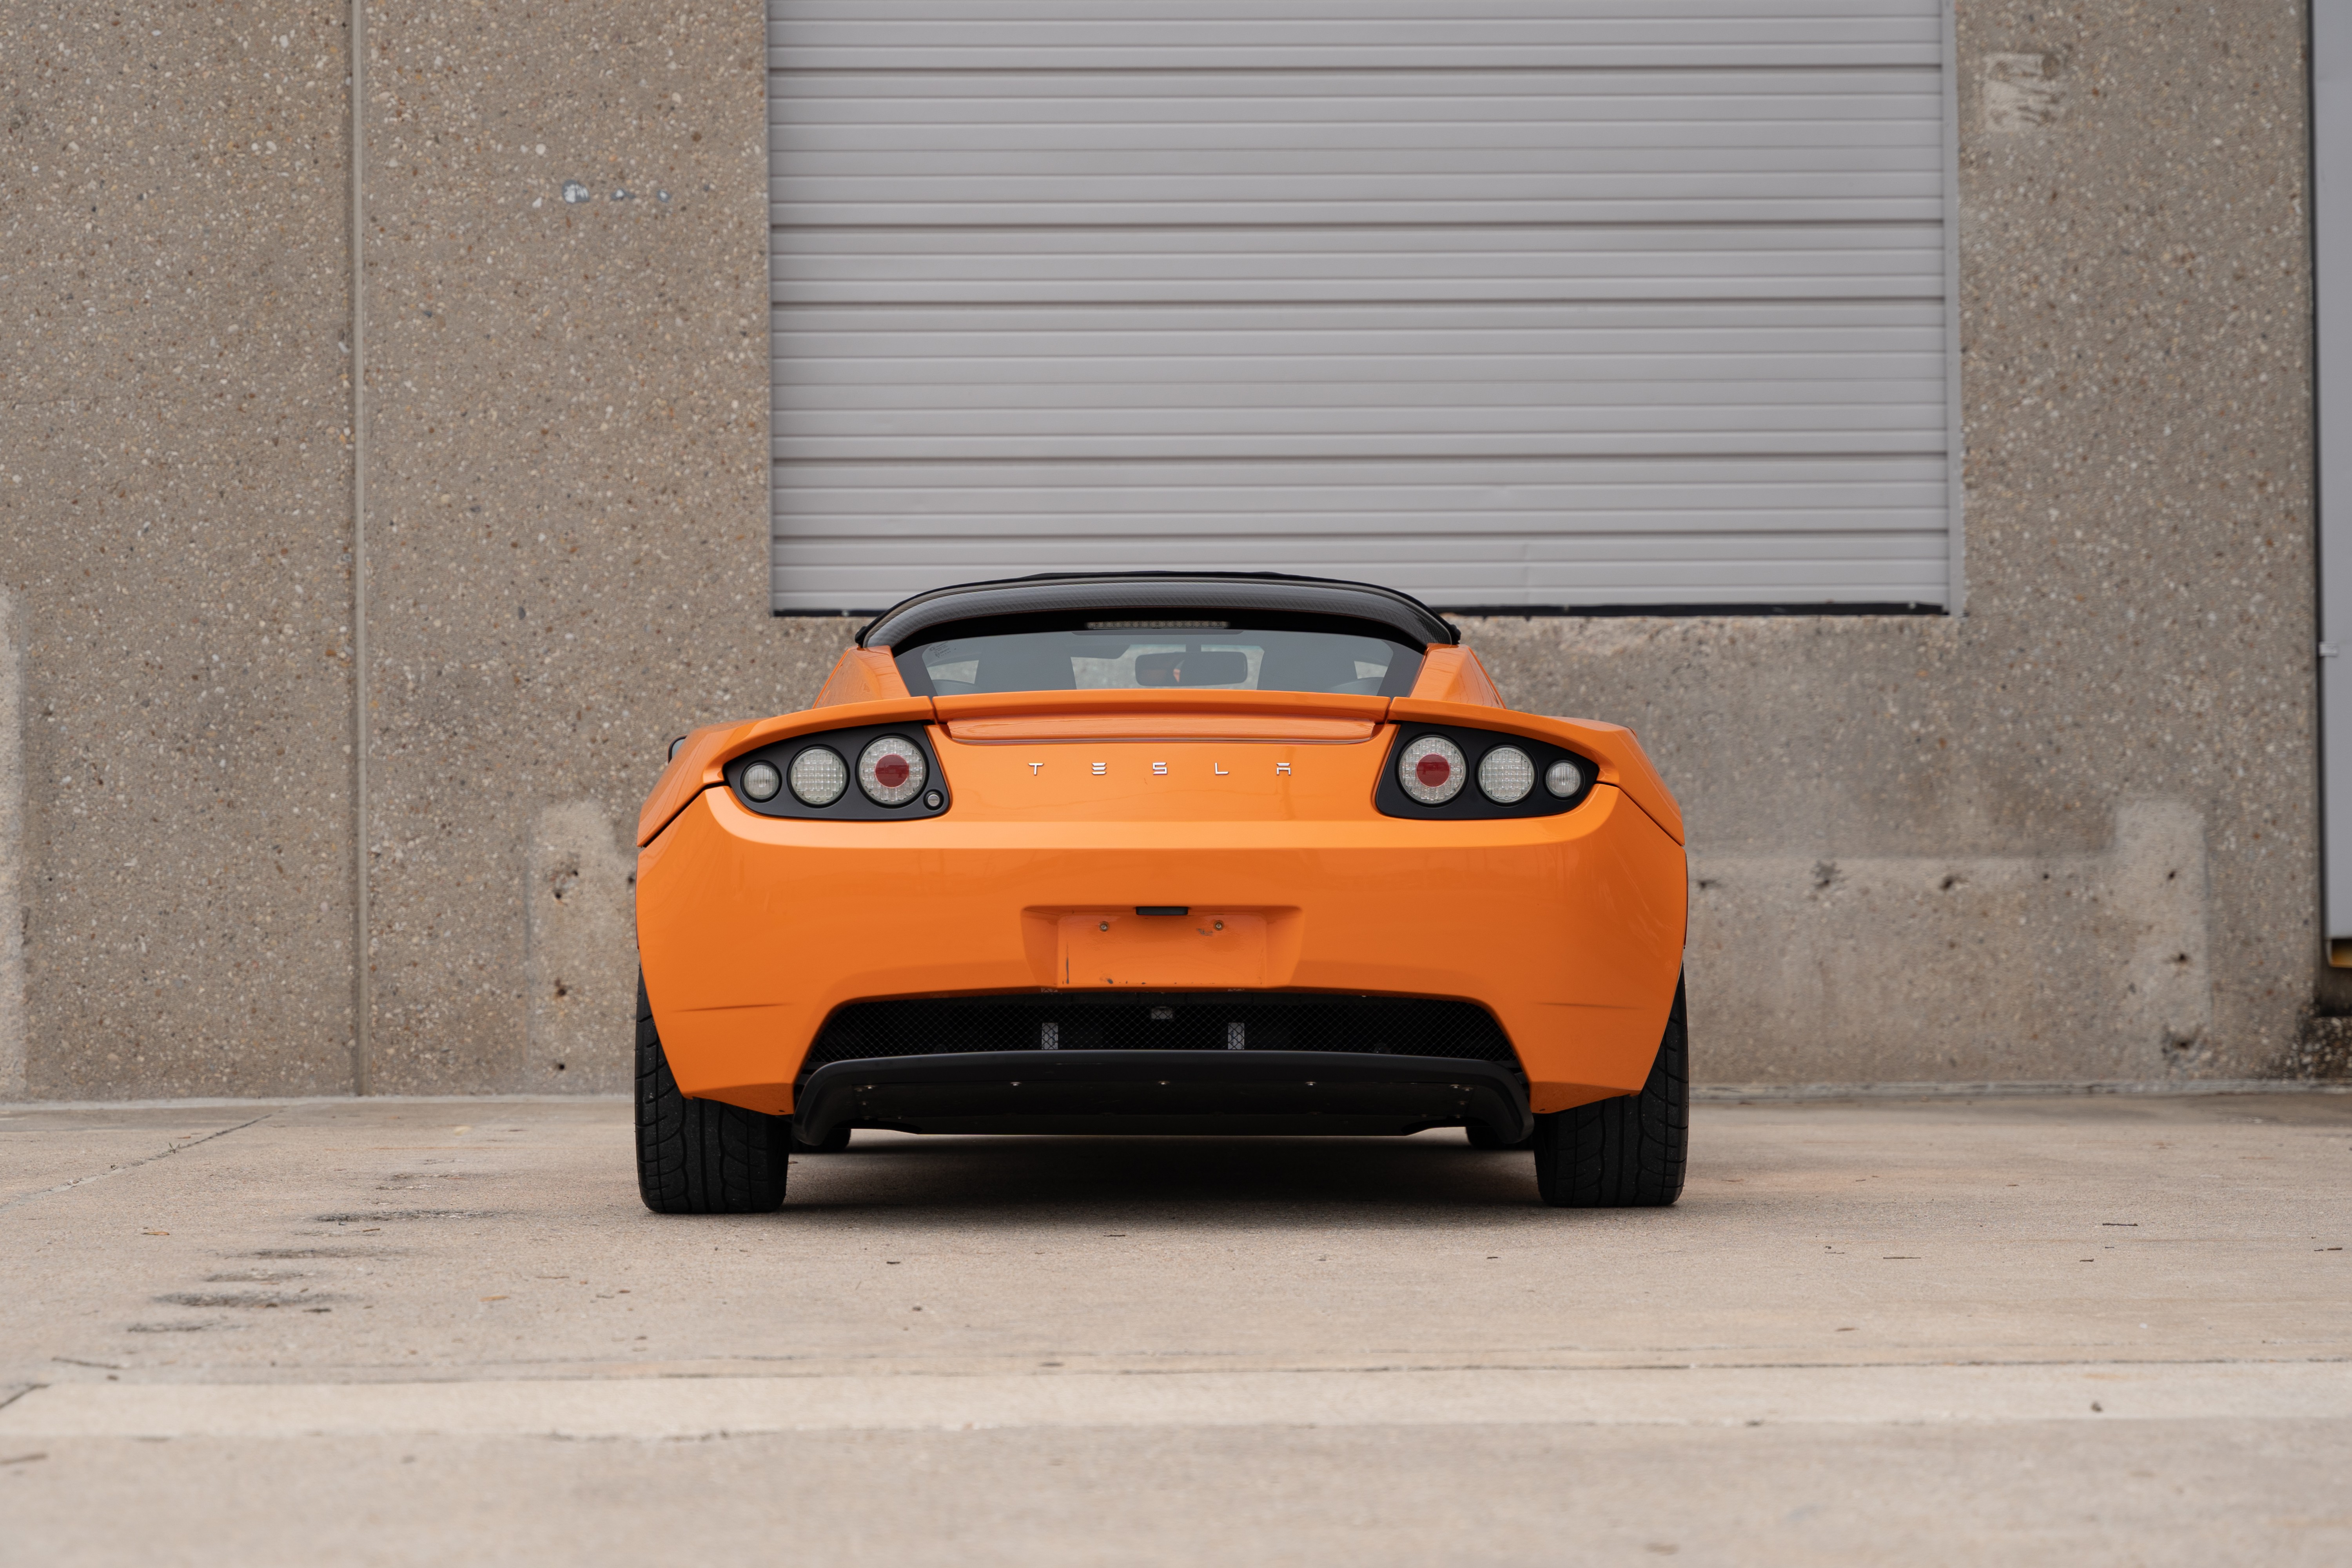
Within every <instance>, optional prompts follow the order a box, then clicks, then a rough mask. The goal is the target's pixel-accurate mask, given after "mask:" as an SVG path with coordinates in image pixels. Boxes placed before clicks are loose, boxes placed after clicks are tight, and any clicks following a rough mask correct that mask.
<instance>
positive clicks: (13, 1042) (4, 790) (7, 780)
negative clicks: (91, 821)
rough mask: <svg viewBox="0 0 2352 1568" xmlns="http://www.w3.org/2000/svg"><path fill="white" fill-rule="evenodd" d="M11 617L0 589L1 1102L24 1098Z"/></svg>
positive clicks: (20, 804) (20, 732) (18, 772)
mask: <svg viewBox="0 0 2352 1568" xmlns="http://www.w3.org/2000/svg"><path fill="white" fill-rule="evenodd" d="M21 676H22V670H21V669H20V668H19V665H18V662H17V657H16V612H15V607H14V605H13V604H12V603H11V601H10V599H9V597H8V592H7V590H6V589H5V588H0V1100H21V1099H23V1098H24V1096H25V1089H26V1075H27V1071H28V1065H27V1062H26V1029H25V908H24V891H23V888H22V885H21V883H22V878H23V868H24V864H25V808H24V803H25V732H24V729H23V727H22V722H21V719H22V709H21V708H20V706H19V704H18V702H17V690H18V687H19V685H20V684H21Z"/></svg>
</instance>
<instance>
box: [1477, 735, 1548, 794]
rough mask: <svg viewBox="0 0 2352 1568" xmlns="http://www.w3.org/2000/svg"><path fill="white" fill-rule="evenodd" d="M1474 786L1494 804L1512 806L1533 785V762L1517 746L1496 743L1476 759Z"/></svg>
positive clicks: (1534, 777) (1534, 766) (1534, 769)
mask: <svg viewBox="0 0 2352 1568" xmlns="http://www.w3.org/2000/svg"><path fill="white" fill-rule="evenodd" d="M1478 787H1479V788H1480V789H1481V790H1483V791H1485V792H1486V798H1487V799H1488V800H1491V801H1493V802H1494V803H1495V804H1496V805H1517V804H1518V803H1519V802H1520V801H1523V800H1525V799H1527V798H1528V791H1529V790H1532V789H1534V788H1535V787H1536V764H1535V763H1534V762H1533V760H1531V759H1530V758H1529V757H1528V754H1527V753H1526V752H1523V751H1521V750H1519V749H1518V748H1517V746H1497V747H1496V748H1495V749H1494V750H1493V751H1491V752H1487V753H1486V755H1485V756H1483V757H1481V758H1479V759H1478Z"/></svg>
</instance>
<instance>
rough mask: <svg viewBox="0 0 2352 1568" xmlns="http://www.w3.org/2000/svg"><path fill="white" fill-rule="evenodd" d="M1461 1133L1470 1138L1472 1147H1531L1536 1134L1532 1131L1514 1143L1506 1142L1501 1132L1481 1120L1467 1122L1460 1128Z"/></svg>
mask: <svg viewBox="0 0 2352 1568" xmlns="http://www.w3.org/2000/svg"><path fill="white" fill-rule="evenodd" d="M1462 1135H1463V1136H1464V1137H1465V1138H1467V1139H1469V1140H1470V1147H1472V1148H1473V1149H1532V1148H1534V1147H1535V1142H1536V1135H1535V1134H1534V1133H1532V1132H1530V1133H1528V1135H1527V1136H1526V1137H1524V1138H1522V1139H1520V1140H1519V1141H1518V1142H1516V1143H1509V1142H1504V1139H1503V1135H1502V1134H1501V1133H1499V1132H1497V1131H1495V1130H1494V1129H1493V1128H1491V1127H1489V1126H1487V1125H1486V1123H1485V1122H1483V1121H1473V1122H1471V1123H1469V1124H1468V1125H1467V1126H1465V1127H1464V1128H1463V1129H1462Z"/></svg>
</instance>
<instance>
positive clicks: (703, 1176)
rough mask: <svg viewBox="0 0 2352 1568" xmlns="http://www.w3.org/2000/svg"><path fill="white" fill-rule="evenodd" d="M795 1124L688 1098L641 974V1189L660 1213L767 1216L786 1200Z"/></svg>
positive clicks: (778, 1117)
mask: <svg viewBox="0 0 2352 1568" xmlns="http://www.w3.org/2000/svg"><path fill="white" fill-rule="evenodd" d="M792 1145H793V1119H792V1118H791V1117H789V1116H765V1115H762V1114H761V1113H760V1112H759V1111H756V1110H744V1109H743V1108H742V1107H741V1106H739V1105H722V1104H720V1103H719V1101H718V1100H689V1099H688V1098H687V1097H686V1096H685V1095H683V1094H681V1093H679V1092H678V1088H677V1079H675V1078H673V1077H671V1076H670V1070H669V1058H667V1057H665V1056H663V1055H662V1043H661V1035H660V1032H659V1031H658V1030H656V1028H655V1027H654V1009H653V1004H652V1003H651V1002H649V1001H648V1000H646V977H645V973H644V972H643V971H640V972H639V973H638V974H637V1192H638V1194H640V1195H641V1196H643V1197H644V1198H645V1200H646V1207H647V1208H649V1209H651V1210H653V1211H654V1213H656V1214H769V1213H772V1212H773V1211H774V1210H776V1209H779V1208H782V1206H783V1202H784V1173H785V1170H786V1168H787V1165H788V1161H789V1157H790V1153H791V1151H792Z"/></svg>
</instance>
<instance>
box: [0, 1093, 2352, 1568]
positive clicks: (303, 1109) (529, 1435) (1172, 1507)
mask: <svg viewBox="0 0 2352 1568" xmlns="http://www.w3.org/2000/svg"><path fill="white" fill-rule="evenodd" d="M2347 1177H2352V1097H2347V1096H2338V1095H2330V1094H2304V1095H2276V1096H2251V1095H2233V1096H2217V1097H2211V1098H2205V1099H2188V1098H2177V1097H2131V1098H2102V1099H2082V1098H2072V1099H2047V1100H1985V1101H1974V1102H1960V1101H1909V1102H1885V1101H1881V1102H1858V1103H1857V1102H1845V1103H1836V1102H1828V1103H1817V1102H1801V1103H1759V1104H1748V1105H1740V1104H1703V1105H1701V1106H1700V1107H1699V1108H1698V1109H1697V1112H1696V1132H1695V1144H1694V1156H1693V1162H1692V1176H1691V1183H1690V1187H1689V1191H1688V1193H1687V1194H1686V1196H1685V1199H1684V1201H1683V1203H1682V1204H1681V1205H1680V1206H1678V1207H1676V1208H1675V1209H1672V1210H1668V1211H1664V1212H1647V1213H1644V1212H1627V1213H1604V1214H1575V1213H1562V1212H1558V1211H1553V1210H1548V1209H1544V1208H1541V1207H1538V1205H1536V1202H1535V1191H1534V1182H1533V1178H1532V1173H1531V1172H1530V1171H1529V1169H1528V1163H1527V1156H1525V1155H1524V1154H1514V1153H1480V1152H1474V1151H1472V1150H1470V1149H1468V1148H1467V1147H1466V1146H1465V1145H1464V1144H1463V1142H1461V1140H1460V1137H1459V1135H1458V1134H1448V1133H1428V1134H1424V1135H1423V1136H1421V1137H1418V1138H1412V1139H1405V1140H1390V1141H1381V1140H1349V1141H1331V1142H1312V1141H1306V1140H1299V1141H1289V1140H1283V1141H1266V1142H1247V1141H1239V1140H1234V1141H1223V1140H1210V1141H1181V1140H1165V1139H1160V1140H1134V1141H1119V1140H1086V1141H1070V1142H1053V1141H1047V1140H995V1141H991V1140H976V1139H931V1140H919V1139H913V1138H906V1137H900V1136H896V1135H892V1134H887V1133H860V1134H859V1135H858V1139H857V1143H856V1147H854V1148H853V1149H852V1150H851V1151H850V1152H847V1153H845V1154H840V1155H833V1156H815V1157H811V1158H806V1159H803V1160H799V1161H796V1162H795V1163H794V1165H793V1173H792V1190H793V1198H792V1202H791V1204H790V1205H788V1206H787V1208H786V1209H785V1211H784V1212H783V1213H782V1214H780V1215H762V1216H759V1217H754V1218H741V1219H676V1218H669V1219H665V1218H660V1217H657V1216H655V1215H649V1214H647V1213H646V1212H645V1210H644V1209H643V1208H642V1207H640V1206H639V1205H638V1203H637V1200H636V1194H635V1186H634V1177H633V1173H632V1166H631V1161H630V1134H629V1127H628V1118H627V1109H626V1107H625V1106H624V1105H621V1104H619V1103H617V1102H614V1101H609V1100H376V1101H366V1102H355V1101H306V1102H300V1103H295V1104H285V1105H276V1104H268V1103H249V1104H247V1103H238V1104H234V1105H221V1104H204V1105H196V1104H191V1105H186V1106H165V1107H153V1106H146V1107H136V1108H101V1109H88V1108H81V1109H58V1108H42V1107H16V1108H0V1278H5V1279H6V1281H7V1284H8V1289H7V1298H6V1300H7V1310H5V1313H0V1402H6V1403H5V1407H0V1562H5V1563H12V1564H13V1563H43V1564H50V1563H121V1562H129V1561H136V1562H139V1563H142V1564H146V1563H220V1562H236V1563H278V1562H289V1563H290V1562H303V1563H312V1562H320V1561H334V1562H352V1563H378V1562H381V1563H418V1562H426V1561H436V1562H439V1561H449V1560H459V1561H471V1560H480V1559H484V1558H488V1557H490V1556H491V1555H493V1554H494V1553H495V1554H497V1555H499V1556H501V1557H506V1558H509V1559H514V1560H519V1561H522V1562H532V1563H536V1562H553V1561H562V1562H565V1563H607V1562H610V1563H632V1564H643V1563H652V1562H659V1563H689V1562H693V1561H695V1560H697V1559H698V1558H699V1557H701V1556H703V1555H705V1554H717V1553H720V1552H727V1553H735V1554H742V1553H757V1554H759V1556H760V1558H761V1559H762V1560H778V1559H785V1558H790V1559H793V1560H802V1561H824V1562H829V1563H869V1562H870V1563H884V1562H891V1563H928V1562H946V1561H953V1562H955V1563H958V1564H992V1563H1008V1564H1010V1563H1022V1564H1036V1563H1186V1564H1188V1565H1190V1564H1196V1563H1202V1562H1213V1561H1248V1562H1251V1563H1349V1564H1357V1563H1390V1562H1398V1563H1402V1562H1418V1563H1429V1562H1443V1563H1562V1562H1575V1563H1581V1562H1595V1563H1613V1562H1624V1563H1646V1562H1654V1561H1656V1560H1657V1559H1658V1558H1660V1557H1664V1556H1679V1557H1681V1558H1683V1559H1685V1560H1691V1561H1699V1562H1725V1563H1784V1562H1785V1563H1890V1562H1918V1563H2004V1564H2006V1563H2020V1562H2048V1561H2058V1560H2062V1559H2063V1560H2064V1561H2066V1562H2068V1563H2200V1564H2203V1563H2217V1562H2232V1563H2343V1562H2346V1561H2352V1253H2347V1252H2346V1251H2344V1250H2342V1249H2343V1248H2344V1247H2347V1246H2352V1205H2347V1201H2346V1191H2347Z"/></svg>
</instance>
